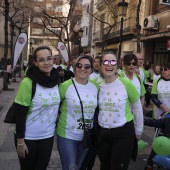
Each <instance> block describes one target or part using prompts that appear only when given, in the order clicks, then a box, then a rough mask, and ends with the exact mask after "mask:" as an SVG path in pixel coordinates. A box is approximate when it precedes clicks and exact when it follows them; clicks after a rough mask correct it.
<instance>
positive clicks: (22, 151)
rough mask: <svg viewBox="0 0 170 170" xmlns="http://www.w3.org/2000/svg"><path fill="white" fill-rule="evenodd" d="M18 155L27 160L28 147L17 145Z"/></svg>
mask: <svg viewBox="0 0 170 170" xmlns="http://www.w3.org/2000/svg"><path fill="white" fill-rule="evenodd" d="M17 153H18V155H19V157H20V158H25V153H26V154H28V153H29V152H28V148H27V145H26V144H25V143H24V144H23V145H17Z"/></svg>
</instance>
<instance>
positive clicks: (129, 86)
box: [120, 78, 139, 103]
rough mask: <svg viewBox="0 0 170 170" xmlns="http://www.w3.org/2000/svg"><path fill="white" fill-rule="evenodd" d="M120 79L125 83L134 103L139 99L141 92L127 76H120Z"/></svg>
mask: <svg viewBox="0 0 170 170" xmlns="http://www.w3.org/2000/svg"><path fill="white" fill-rule="evenodd" d="M120 81H122V83H123V84H124V86H125V88H126V91H127V94H128V98H129V101H130V103H134V102H136V101H137V100H138V99H139V94H138V91H137V89H136V87H135V86H134V85H133V83H132V82H131V81H130V80H129V79H127V78H120Z"/></svg>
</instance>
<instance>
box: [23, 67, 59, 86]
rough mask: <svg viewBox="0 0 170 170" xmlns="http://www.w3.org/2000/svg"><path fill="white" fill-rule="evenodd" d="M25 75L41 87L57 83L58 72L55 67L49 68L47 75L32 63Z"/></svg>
mask: <svg viewBox="0 0 170 170" xmlns="http://www.w3.org/2000/svg"><path fill="white" fill-rule="evenodd" d="M26 76H27V77H29V78H30V79H31V80H32V81H33V82H35V83H38V84H40V85H41V86H43V87H48V88H51V87H54V86H56V85H57V84H58V83H59V74H58V71H57V70H56V69H55V68H53V69H52V70H51V73H50V76H47V75H46V74H44V72H42V71H41V70H40V69H39V68H38V67H36V66H34V65H33V66H30V67H29V68H28V71H27V73H26Z"/></svg>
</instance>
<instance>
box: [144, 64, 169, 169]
mask: <svg viewBox="0 0 170 170" xmlns="http://www.w3.org/2000/svg"><path fill="white" fill-rule="evenodd" d="M169 87H170V64H164V65H163V66H162V67H161V77H160V78H159V79H156V80H155V81H154V82H153V88H152V91H151V100H152V102H153V103H154V107H153V119H156V120H158V119H160V117H161V114H162V113H163V112H169V111H170V101H169V99H170V88H169ZM153 155H155V153H154V152H153V150H152V151H151V153H150V155H149V158H148V161H147V165H146V169H145V170H149V168H152V166H153V162H152V158H153Z"/></svg>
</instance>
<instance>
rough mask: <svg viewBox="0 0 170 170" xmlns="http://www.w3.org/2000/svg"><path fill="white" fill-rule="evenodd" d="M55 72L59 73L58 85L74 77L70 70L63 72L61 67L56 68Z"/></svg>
mask: <svg viewBox="0 0 170 170" xmlns="http://www.w3.org/2000/svg"><path fill="white" fill-rule="evenodd" d="M56 69H57V71H58V73H59V78H60V83H63V82H65V81H66V80H69V79H70V78H71V77H74V76H75V75H74V73H73V72H72V71H70V70H65V69H63V68H62V67H61V66H58V67H57V68H56Z"/></svg>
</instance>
